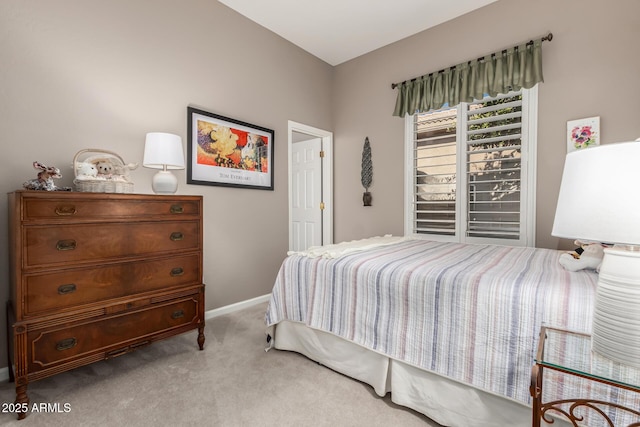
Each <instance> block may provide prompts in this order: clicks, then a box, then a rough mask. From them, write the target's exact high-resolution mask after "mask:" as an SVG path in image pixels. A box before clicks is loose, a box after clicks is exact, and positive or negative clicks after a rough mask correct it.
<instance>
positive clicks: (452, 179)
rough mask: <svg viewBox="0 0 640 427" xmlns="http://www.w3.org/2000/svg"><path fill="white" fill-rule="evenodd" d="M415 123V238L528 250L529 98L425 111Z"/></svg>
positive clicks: (516, 95) (496, 99)
mask: <svg viewBox="0 0 640 427" xmlns="http://www.w3.org/2000/svg"><path fill="white" fill-rule="evenodd" d="M411 123H412V126H413V127H412V132H413V135H412V149H413V151H412V152H411V155H412V162H413V167H412V175H411V176H409V177H408V178H409V179H410V180H411V181H410V182H411V187H410V188H412V191H411V190H410V191H411V193H410V197H412V199H411V201H412V206H411V212H412V213H411V218H410V222H411V225H410V227H411V228H412V229H411V230H410V232H413V233H417V234H425V235H430V236H432V237H434V238H439V239H443V240H451V241H462V242H472V241H477V242H487V243H491V242H493V243H497V242H501V241H502V242H504V243H505V244H507V242H506V241H505V240H508V241H511V242H512V243H511V244H526V243H527V242H528V240H527V239H528V234H527V233H528V230H527V231H523V219H522V218H523V215H524V211H523V207H524V206H526V203H525V202H524V201H523V200H524V199H523V197H524V195H523V183H525V184H526V182H527V180H526V179H524V180H523V176H524V177H525V178H526V175H525V174H524V173H523V155H522V153H523V141H528V138H526V137H524V138H523V133H525V132H527V130H526V127H523V123H524V122H523V98H522V92H515V93H513V92H512V93H510V94H508V95H500V96H497V97H492V98H489V97H487V98H485V99H484V100H482V101H476V102H473V103H461V104H459V105H458V106H457V107H454V108H446V109H443V110H439V111H430V112H426V113H417V114H415V115H414V116H413V120H412V122H411ZM526 152H527V151H526V150H525V153H526Z"/></svg>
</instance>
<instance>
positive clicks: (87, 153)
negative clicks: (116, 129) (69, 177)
mask: <svg viewBox="0 0 640 427" xmlns="http://www.w3.org/2000/svg"><path fill="white" fill-rule="evenodd" d="M81 158H83V160H80V159H81ZM86 164H91V165H93V166H94V167H95V168H96V170H97V168H98V166H102V167H103V168H104V167H106V168H108V169H109V173H96V174H95V176H94V175H93V174H90V175H87V174H82V171H83V166H85V165H86ZM137 167H138V164H137V163H129V164H125V163H124V160H123V159H122V157H120V156H119V155H118V154H116V153H114V152H112V151H107V150H101V149H97V148H89V149H86V150H80V151H78V152H77V153H76V155H75V156H74V157H73V173H74V176H75V179H74V180H73V184H74V187H75V190H76V191H80V192H85V193H133V182H131V180H130V179H129V170H132V169H135V168H137Z"/></svg>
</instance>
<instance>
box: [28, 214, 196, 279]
mask: <svg viewBox="0 0 640 427" xmlns="http://www.w3.org/2000/svg"><path fill="white" fill-rule="evenodd" d="M24 241H25V242H26V244H25V248H26V253H25V254H24V258H23V263H24V265H23V267H24V268H31V267H45V266H55V265H59V264H68V263H72V264H83V263H91V264H92V265H100V264H101V262H104V261H109V260H113V259H123V258H127V257H136V256H137V257H139V256H149V255H152V254H163V253H164V254H166V253H180V251H185V250H198V249H200V246H201V237H200V222H199V221H179V222H178V221H165V222H162V223H129V224H126V223H107V224H75V225H60V226H57V227H45V226H30V227H25V228H24Z"/></svg>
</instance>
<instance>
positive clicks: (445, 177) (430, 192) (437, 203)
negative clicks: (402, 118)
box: [413, 108, 457, 236]
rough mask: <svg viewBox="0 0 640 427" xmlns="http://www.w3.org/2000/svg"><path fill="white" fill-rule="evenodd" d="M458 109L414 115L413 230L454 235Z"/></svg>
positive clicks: (422, 232)
mask: <svg viewBox="0 0 640 427" xmlns="http://www.w3.org/2000/svg"><path fill="white" fill-rule="evenodd" d="M456 122H457V109H456V108H451V109H448V110H443V111H438V112H434V113H427V114H416V120H415V125H414V141H415V145H414V156H413V157H414V168H413V169H414V172H415V174H414V182H415V192H414V203H415V205H414V211H415V230H414V232H415V233H421V234H425V233H427V234H439V235H446V236H454V235H455V234H456V199H457V198H456V182H457V181H456V170H457V141H456Z"/></svg>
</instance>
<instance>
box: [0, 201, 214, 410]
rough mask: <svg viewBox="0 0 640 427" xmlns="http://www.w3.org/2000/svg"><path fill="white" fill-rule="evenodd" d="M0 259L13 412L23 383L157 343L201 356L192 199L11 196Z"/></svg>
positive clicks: (198, 223)
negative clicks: (187, 342) (192, 344)
mask: <svg viewBox="0 0 640 427" xmlns="http://www.w3.org/2000/svg"><path fill="white" fill-rule="evenodd" d="M9 253H10V254H9V256H10V280H11V284H10V286H11V301H9V302H8V304H7V314H8V326H9V336H10V339H9V344H10V347H11V348H9V368H10V369H9V372H10V379H11V380H12V381H13V380H15V383H16V407H18V408H28V407H29V398H28V396H27V385H28V383H29V382H30V381H35V380H38V379H41V378H44V377H48V376H50V375H54V374H58V373H60V372H64V371H67V370H69V369H73V368H76V367H78V366H82V365H86V364H89V363H92V362H96V361H99V360H103V359H109V358H112V357H116V356H120V355H122V354H125V353H127V352H129V351H132V350H135V349H136V348H138V347H141V346H144V345H147V344H150V343H152V342H153V341H157V340H159V339H163V338H168V337H171V336H173V335H176V334H179V333H183V332H186V331H190V330H193V329H196V328H197V329H198V338H197V342H198V345H199V347H200V350H202V349H203V348H204V333H203V329H204V284H203V283H202V197H200V196H157V195H139V194H102V193H79V192H45V191H42V192H41V191H16V192H14V193H10V194H9ZM14 364H15V375H14V373H13V372H12V369H11V367H12V365H14ZM19 412H20V413H19V414H18V418H24V417H25V416H26V413H24V412H22V411H19Z"/></svg>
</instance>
